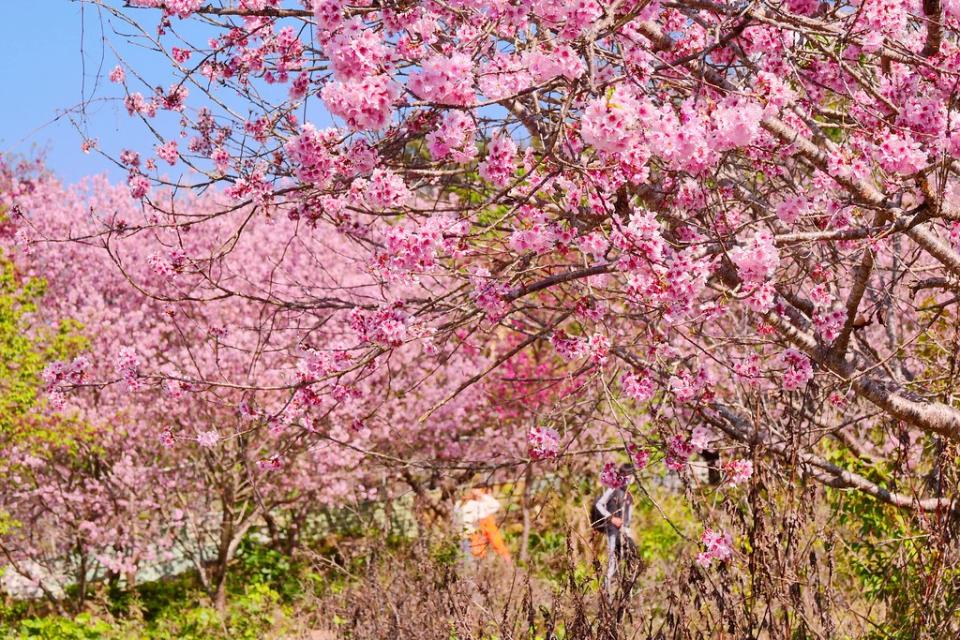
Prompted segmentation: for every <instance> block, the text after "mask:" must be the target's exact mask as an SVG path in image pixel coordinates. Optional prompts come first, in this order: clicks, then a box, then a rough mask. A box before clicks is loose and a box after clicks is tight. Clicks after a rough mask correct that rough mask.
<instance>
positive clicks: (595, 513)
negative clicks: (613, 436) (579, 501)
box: [590, 464, 635, 591]
mask: <svg viewBox="0 0 960 640" xmlns="http://www.w3.org/2000/svg"><path fill="white" fill-rule="evenodd" d="M632 477H633V465H631V464H622V465H620V467H619V468H617V469H616V470H614V469H613V465H612V464H609V465H607V466H606V467H605V468H604V470H603V473H601V474H600V481H601V483H603V485H604V487H606V489H605V491H604V492H603V493H602V494H601V495H600V497H598V498H597V499H596V500H595V501H594V503H593V505H592V506H591V509H590V520H591V522H590V525H591V526H592V527H593V529H594V530H596V531H599V532H601V533H602V534H603V535H604V537H605V538H606V542H607V574H606V578H605V579H604V588H605V589H607V590H608V591H609V590H610V588H611V587H612V585H613V580H614V578H615V577H616V575H617V567H618V566H619V564H620V561H621V560H622V559H623V556H624V547H625V546H627V547H631V548H632V547H634V546H635V545H634V542H633V539H632V538H631V537H630V516H631V514H632V506H633V497H632V496H631V495H630V492H629V491H628V490H627V485H628V484H629V482H630V479H631V478H632Z"/></svg>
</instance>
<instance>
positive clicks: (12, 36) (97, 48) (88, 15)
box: [0, 0, 159, 182]
mask: <svg viewBox="0 0 960 640" xmlns="http://www.w3.org/2000/svg"><path fill="white" fill-rule="evenodd" d="M3 10H4V19H3V20H2V21H0V78H2V80H3V86H4V87H5V88H6V90H7V95H6V96H5V98H4V99H3V100H0V150H2V151H4V152H13V153H17V154H22V155H32V154H34V153H35V152H36V151H37V150H44V151H46V158H47V164H48V165H49V167H50V168H51V169H53V170H54V171H56V172H57V173H58V174H60V175H61V176H62V177H63V179H64V180H66V181H67V182H73V181H75V180H77V179H79V178H80V177H81V176H84V175H89V174H93V173H104V172H106V173H108V174H109V175H110V176H111V177H112V178H114V179H120V178H122V177H123V173H122V172H121V171H119V170H118V169H115V168H113V166H112V165H111V163H109V162H108V161H107V160H106V159H104V158H102V157H100V156H99V155H98V154H96V153H90V154H84V153H83V152H82V151H81V150H80V144H81V142H82V140H83V136H82V135H81V134H80V133H79V132H78V131H77V129H76V127H75V126H74V125H73V124H71V122H70V120H71V119H73V120H74V121H75V122H76V123H78V124H80V125H81V126H83V124H84V123H86V126H87V128H88V129H89V131H90V135H91V136H92V137H96V138H98V139H99V140H100V141H101V142H103V143H105V145H106V146H108V147H110V148H114V147H115V146H116V145H117V144H120V142H121V141H123V142H126V143H127V144H129V145H131V146H133V145H136V146H138V147H145V146H147V145H148V144H150V140H149V139H148V138H147V137H146V135H145V134H144V132H143V131H142V130H141V127H140V126H139V125H138V123H137V122H135V121H133V120H131V119H129V118H128V117H127V114H126V111H125V110H124V108H123V104H122V101H119V100H116V99H115V98H117V97H119V96H121V93H120V91H119V89H118V88H117V87H115V86H113V85H109V84H106V85H105V84H104V80H105V79H104V80H101V83H100V85H99V86H96V80H95V79H96V75H97V73H98V71H100V72H101V73H102V72H104V71H105V72H109V70H110V69H112V68H113V66H114V65H115V64H116V58H115V57H114V55H113V53H112V52H111V51H110V50H109V49H106V48H105V47H104V46H103V43H102V38H101V35H100V20H99V16H98V14H97V11H96V10H95V8H93V7H92V6H91V5H81V4H80V3H78V2H71V1H70V0H31V1H28V2H19V1H18V2H5V3H4V8H3ZM40 14H42V15H40ZM101 57H102V58H103V61H102V65H103V68H102V69H100V64H101ZM154 64H157V63H154ZM158 72H159V69H158ZM84 90H85V91H86V97H87V98H88V99H89V98H90V97H91V96H96V97H98V98H114V99H112V100H108V101H105V100H101V101H97V102H93V103H92V104H89V105H88V106H87V108H86V110H85V113H84V112H81V111H79V110H78V106H79V105H80V104H81V103H82V102H83V91H84ZM71 109H72V111H71Z"/></svg>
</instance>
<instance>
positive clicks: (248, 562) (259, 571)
mask: <svg viewBox="0 0 960 640" xmlns="http://www.w3.org/2000/svg"><path fill="white" fill-rule="evenodd" d="M303 573H305V568H304V567H303V566H301V565H299V564H298V563H297V562H295V561H294V560H293V559H292V558H291V557H290V556H288V555H286V554H284V553H281V552H279V551H277V550H276V549H273V548H271V547H269V546H267V545H266V544H264V543H262V542H260V541H258V540H255V539H254V538H253V537H250V536H248V537H247V538H244V540H243V541H242V542H241V543H240V547H239V548H238V549H237V566H236V570H235V571H234V572H233V573H232V574H231V576H230V579H231V580H232V581H233V586H234V588H235V589H236V590H238V591H240V590H242V589H243V586H242V585H253V586H256V587H261V586H263V587H268V588H269V589H271V590H273V591H272V592H274V593H276V594H278V595H279V596H280V598H281V599H282V600H283V601H284V602H290V601H292V600H293V599H294V598H295V597H296V596H297V594H299V593H301V592H302V591H303V588H302V585H301V575H302V574H303Z"/></svg>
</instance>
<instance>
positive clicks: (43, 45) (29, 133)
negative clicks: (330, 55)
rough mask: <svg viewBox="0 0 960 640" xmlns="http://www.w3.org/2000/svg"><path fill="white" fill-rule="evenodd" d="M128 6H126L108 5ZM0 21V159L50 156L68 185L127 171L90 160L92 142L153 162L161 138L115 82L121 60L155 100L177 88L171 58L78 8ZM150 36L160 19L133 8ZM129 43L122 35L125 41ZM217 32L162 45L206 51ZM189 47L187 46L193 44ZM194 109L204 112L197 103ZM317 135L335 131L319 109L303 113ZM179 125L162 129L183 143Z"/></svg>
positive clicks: (34, 9)
mask: <svg viewBox="0 0 960 640" xmlns="http://www.w3.org/2000/svg"><path fill="white" fill-rule="evenodd" d="M105 1H106V2H107V3H108V4H110V5H112V6H114V7H122V6H123V0H105ZM3 4H4V7H3V9H4V19H3V20H2V21H0V79H2V81H3V86H5V87H6V88H7V89H8V92H9V93H8V96H6V99H5V100H0V152H5V153H14V154H19V155H26V156H34V155H37V154H38V153H39V152H43V154H44V157H45V158H46V162H47V166H48V167H49V168H50V169H52V170H53V171H54V172H56V173H57V174H58V175H60V176H61V178H62V179H63V180H64V181H65V182H68V183H70V182H75V181H77V180H79V179H80V178H81V177H83V176H86V175H91V174H98V173H106V174H107V175H108V176H110V178H111V179H113V180H114V181H122V180H124V179H125V178H126V174H125V172H124V171H123V170H122V169H120V168H119V167H117V166H116V165H115V164H114V163H112V162H111V161H109V160H108V159H107V158H104V157H103V156H102V155H100V154H98V153H97V152H91V153H89V154H85V153H83V151H82V150H81V144H82V142H83V140H84V137H89V138H94V139H96V140H97V141H98V143H99V145H100V148H102V149H103V150H104V152H105V153H107V154H110V155H111V156H113V157H117V156H118V154H119V151H120V150H121V149H123V148H129V149H135V150H137V151H140V152H141V153H143V154H145V155H147V156H149V155H150V154H151V153H152V149H153V147H154V146H155V145H156V144H157V139H156V138H155V137H153V136H152V135H151V134H150V132H149V131H148V130H147V129H146V127H144V125H143V123H142V122H140V121H139V119H136V118H130V117H129V116H128V115H127V112H126V109H125V108H124V105H123V97H124V94H123V90H122V88H121V87H120V86H118V85H114V84H111V83H110V82H109V81H108V80H107V75H108V74H109V72H110V70H111V69H113V67H114V66H116V64H117V62H118V58H117V55H116V53H115V52H114V49H115V50H116V51H119V52H121V54H122V56H123V58H124V60H125V62H126V63H127V65H128V67H130V66H132V67H133V68H135V69H136V71H137V73H138V74H139V75H140V76H141V77H142V78H143V80H144V82H142V83H141V82H140V81H139V80H137V79H135V78H133V77H132V76H131V74H130V73H129V71H128V74H127V79H128V84H129V85H130V86H131V90H132V91H133V90H135V91H141V92H142V93H144V94H145V95H147V96H149V95H150V94H151V90H152V87H156V86H164V87H167V86H169V85H170V84H172V83H173V82H175V81H176V80H177V78H175V77H174V75H173V73H172V70H171V68H170V67H169V64H168V62H167V61H166V60H165V59H164V58H163V56H161V55H158V54H156V53H154V52H151V51H148V50H147V49H146V48H145V47H144V46H143V44H144V41H143V40H142V39H139V40H138V39H136V38H129V37H127V34H129V33H132V32H133V31H134V30H133V29H131V28H130V27H129V26H128V25H126V24H124V23H123V22H122V21H119V20H117V19H116V18H115V17H113V16H111V15H109V12H106V11H101V10H99V9H98V8H97V7H96V6H95V5H93V4H90V3H89V2H80V1H78V0H5V1H4V2H3ZM124 11H125V12H126V13H127V14H129V15H131V16H132V17H134V18H135V19H136V20H137V21H138V22H140V23H141V24H142V25H143V27H144V29H145V30H146V31H147V32H148V33H149V34H150V35H151V36H153V35H155V33H156V25H157V21H158V19H159V16H160V13H159V12H158V11H155V10H141V9H129V8H128V9H124ZM118 33H119V34H122V35H118ZM211 35H214V32H212V31H209V30H208V27H206V26H204V25H199V24H197V22H196V21H194V20H186V21H180V20H177V19H174V20H173V30H172V31H171V32H170V33H169V34H168V35H166V36H164V38H163V40H162V42H163V44H164V46H165V47H166V48H167V49H168V50H169V48H170V47H171V46H180V47H182V48H191V47H190V44H193V45H194V46H205V44H206V41H207V39H208V37H209V36H211ZM180 38H186V40H187V41H189V42H187V41H185V40H181V39H180ZM260 91H261V94H262V95H263V96H264V97H266V98H268V99H270V98H279V97H281V96H286V92H287V87H286V86H272V87H269V86H261V87H260ZM220 97H221V98H223V99H225V101H226V102H227V103H228V104H229V103H232V106H234V107H235V108H236V109H237V110H238V112H240V113H243V112H244V111H245V110H246V109H247V108H248V105H246V104H242V103H238V102H236V97H235V96H231V95H223V94H220ZM189 102H190V104H191V107H193V108H195V107H197V106H200V105H202V104H203V100H202V98H200V99H199V100H198V96H196V95H195V94H191V97H190V98H189ZM301 116H305V117H306V119H307V120H312V121H314V122H315V123H316V124H317V125H318V126H329V125H330V124H331V122H330V118H329V115H328V114H327V113H326V112H325V110H324V109H323V108H322V107H320V105H319V104H318V103H317V101H311V102H309V103H308V109H307V111H306V112H305V113H301ZM176 122H177V117H176V116H174V115H173V114H169V113H162V114H161V115H160V116H159V117H158V119H157V120H156V121H155V122H154V124H155V125H156V126H158V127H159V128H160V130H161V132H162V133H163V135H167V136H171V135H175V133H176V131H177V130H178V129H179V127H178V126H177V124H176Z"/></svg>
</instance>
